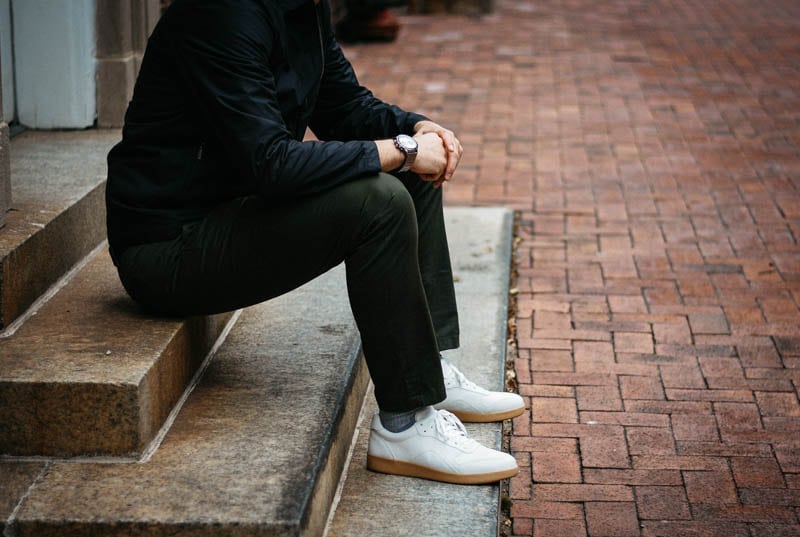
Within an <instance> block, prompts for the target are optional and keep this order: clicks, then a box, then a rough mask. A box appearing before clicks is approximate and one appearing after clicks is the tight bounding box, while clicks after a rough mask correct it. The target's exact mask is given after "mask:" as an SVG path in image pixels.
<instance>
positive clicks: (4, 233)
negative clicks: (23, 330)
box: [0, 130, 119, 328]
mask: <svg viewBox="0 0 800 537" xmlns="http://www.w3.org/2000/svg"><path fill="white" fill-rule="evenodd" d="M118 139H119V131H116V130H114V131H112V130H108V131H106V130H94V131H79V132H26V133H23V134H22V135H20V136H17V137H16V138H14V140H13V142H12V143H11V149H10V156H11V185H12V190H13V193H14V195H13V202H12V206H11V211H10V212H9V213H8V214H7V215H6V225H5V227H3V228H2V229H0V328H2V327H6V326H8V325H9V324H10V323H11V322H13V321H14V319H16V318H17V317H18V316H19V315H20V314H21V313H22V312H24V311H25V309H26V308H28V307H29V306H30V305H31V303H33V301H34V300H36V299H37V298H38V297H39V296H40V295H41V294H42V293H43V292H44V291H46V290H47V289H48V288H49V287H50V286H51V285H52V284H53V283H54V282H55V281H56V280H57V279H58V278H59V277H61V276H62V275H63V274H64V273H65V272H66V271H67V270H69V269H70V267H72V266H73V265H75V263H77V262H78V261H79V260H80V259H82V258H83V257H85V256H86V255H87V254H88V253H89V252H90V251H91V250H92V249H93V248H94V247H95V246H97V245H98V244H99V243H100V242H102V241H103V240H104V239H105V236H106V232H105V204H104V199H103V196H104V186H103V182H104V180H105V177H106V155H107V154H108V151H109V149H110V148H111V146H112V145H113V144H114V143H115V142H116V141H117V140H118Z"/></svg>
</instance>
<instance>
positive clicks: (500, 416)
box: [435, 406, 525, 423]
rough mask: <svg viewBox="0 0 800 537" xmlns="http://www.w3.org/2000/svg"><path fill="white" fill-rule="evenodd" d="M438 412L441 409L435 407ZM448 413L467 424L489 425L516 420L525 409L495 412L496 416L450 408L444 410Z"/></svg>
mask: <svg viewBox="0 0 800 537" xmlns="http://www.w3.org/2000/svg"><path fill="white" fill-rule="evenodd" d="M435 408H436V409H437V410H441V408H440V407H438V406H435ZM444 410H447V411H448V412H450V413H452V414H454V415H455V416H456V417H457V418H458V419H460V420H461V421H462V422H465V423H488V422H490V421H503V420H507V419H510V418H516V417H517V416H519V415H521V414H522V413H523V412H525V407H524V406H521V407H519V408H512V409H511V410H504V411H503V412H495V413H494V414H481V413H479V412H467V411H461V410H450V409H448V408H444Z"/></svg>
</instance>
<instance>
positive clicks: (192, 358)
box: [0, 251, 231, 458]
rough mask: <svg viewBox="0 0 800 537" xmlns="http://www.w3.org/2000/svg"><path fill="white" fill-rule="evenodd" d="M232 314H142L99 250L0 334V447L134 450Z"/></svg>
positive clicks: (22, 451)
mask: <svg viewBox="0 0 800 537" xmlns="http://www.w3.org/2000/svg"><path fill="white" fill-rule="evenodd" d="M230 317H231V314H225V315H217V316H212V317H194V318H191V319H187V320H184V319H153V318H149V317H146V316H144V315H142V314H141V313H139V311H138V309H137V307H136V306H135V305H134V303H133V301H131V300H130V299H129V298H128V297H127V295H126V294H125V291H124V289H123V288H122V285H121V284H120V283H119V280H118V278H117V275H116V269H115V268H114V266H113V264H112V263H111V259H110V258H109V256H108V254H107V252H106V251H101V252H100V253H98V254H97V255H95V256H94V257H93V258H92V259H91V260H90V261H89V262H88V263H87V264H86V265H85V266H84V267H83V268H82V269H81V270H80V271H79V272H77V274H76V275H75V276H74V277H73V278H72V279H71V280H70V281H69V283H67V285H66V286H65V287H63V288H62V289H61V290H60V291H59V292H58V293H57V294H55V296H53V298H52V299H51V300H49V301H48V302H47V303H45V304H44V305H42V307H41V309H39V311H38V313H37V314H36V315H34V316H32V317H30V318H29V319H28V320H27V321H26V322H25V323H24V324H22V326H21V327H20V328H19V329H18V330H17V331H16V332H15V333H14V334H13V335H11V336H9V337H7V338H5V339H2V340H0V341H1V342H2V343H1V344H0V453H2V454H5V455H17V456H23V455H24V456H31V455H36V456H56V457H75V456H81V455H104V456H117V457H120V456H122V457H133V458H138V457H140V456H141V455H142V453H143V452H144V450H145V449H146V447H147V446H148V444H149V443H150V442H151V441H152V440H153V438H154V437H155V436H156V434H157V433H158V431H159V429H160V428H161V426H162V424H163V423H164V421H165V419H166V418H167V416H168V415H169V413H170V412H171V411H172V408H173V406H174V405H175V403H176V402H177V401H178V399H179V398H180V397H181V395H182V393H183V391H184V389H185V388H186V386H187V385H188V383H189V381H190V379H191V378H192V376H193V375H194V373H195V372H196V371H197V369H198V367H199V366H200V364H201V362H202V361H203V358H204V357H205V356H206V354H207V353H208V351H209V350H210V348H211V346H212V345H213V344H214V341H215V340H216V339H217V338H218V336H219V335H220V333H221V332H222V329H223V327H224V325H225V323H226V322H227V320H228V319H229V318H230Z"/></svg>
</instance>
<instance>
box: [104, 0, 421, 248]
mask: <svg viewBox="0 0 800 537" xmlns="http://www.w3.org/2000/svg"><path fill="white" fill-rule="evenodd" d="M327 1H328V0H322V1H321V2H320V4H319V5H316V6H315V4H314V3H313V0H175V1H174V2H173V3H172V5H171V6H170V7H169V8H168V9H167V11H166V13H165V14H164V16H163V17H162V18H161V20H160V21H159V23H158V25H157V26H156V29H155V30H154V32H153V35H152V36H151V37H150V40H149V42H148V45H147V50H146V52H145V55H144V59H143V61H142V67H141V71H140V73H139V77H138V79H137V81H136V86H135V89H134V94H133V99H132V101H131V103H130V105H129V107H128V111H127V113H126V115H125V127H124V129H123V131H122V141H121V142H120V143H119V144H117V145H116V146H115V147H114V148H113V149H112V150H111V152H110V153H109V155H108V184H107V191H106V204H107V209H108V216H107V218H108V220H107V222H108V236H109V242H110V244H111V248H112V252H114V253H115V254H116V255H119V254H121V253H122V251H123V250H124V249H125V248H127V247H129V246H131V245H134V244H141V243H146V242H156V241H162V240H168V239H171V238H174V237H176V236H178V234H179V233H180V231H181V228H182V226H183V225H184V224H186V223H188V222H192V221H196V220H199V219H202V218H203V217H204V216H205V215H206V214H207V213H208V212H209V211H210V210H211V209H213V208H214V207H216V206H218V205H220V204H221V203H223V202H225V201H227V200H230V199H233V198H238V197H243V196H249V195H261V196H263V197H264V198H266V199H267V200H268V201H275V200H281V199H288V198H296V197H301V196H308V195H313V194H314V193H317V192H321V191H323V190H325V189H328V188H331V187H333V186H336V185H338V184H341V183H344V182H346V181H350V180H352V179H355V178H358V177H362V176H364V175H367V174H374V173H377V172H378V171H380V162H379V159H378V153H377V148H376V146H375V144H374V143H372V141H371V140H377V139H381V138H389V137H392V136H394V135H396V134H398V133H401V132H404V133H408V134H410V133H411V131H412V130H413V126H414V124H415V123H417V122H418V121H420V120H422V119H424V117H423V116H420V115H418V114H411V113H408V112H404V111H403V110H401V109H399V108H397V107H395V106H391V105H388V104H386V103H383V102H382V101H380V100H378V99H376V98H375V97H374V96H373V95H372V94H371V93H370V92H369V91H368V90H367V89H365V88H364V87H362V86H360V85H359V84H358V81H357V80H356V77H355V74H354V73H353V69H352V67H351V66H350V63H349V62H348V61H347V60H346V59H345V57H344V56H343V55H342V52H341V50H340V48H339V46H338V44H337V43H336V40H335V39H334V36H333V32H332V30H331V24H330V14H329V8H328V3H327ZM307 126H310V128H311V129H312V131H313V132H314V134H315V135H316V136H317V137H318V138H319V139H320V140H324V141H319V142H303V141H302V138H303V135H304V133H305V130H306V127H307Z"/></svg>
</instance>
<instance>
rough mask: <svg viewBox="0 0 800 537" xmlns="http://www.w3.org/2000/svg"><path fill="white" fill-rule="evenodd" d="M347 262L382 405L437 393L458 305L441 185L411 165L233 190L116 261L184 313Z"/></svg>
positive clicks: (146, 301) (279, 290) (133, 280)
mask: <svg viewBox="0 0 800 537" xmlns="http://www.w3.org/2000/svg"><path fill="white" fill-rule="evenodd" d="M342 261H344V262H345V265H346V271H347V290H348V295H349V297H350V306H351V308H352V310H353V316H354V317H355V320H356V324H357V325H358V328H359V331H360V333H361V340H362V345H363V349H364V355H365V357H366V360H367V366H368V368H369V371H370V375H371V376H372V380H373V382H374V384H375V397H376V398H377V400H378V406H379V407H380V408H381V409H382V410H385V411H406V410H411V409H413V408H417V407H420V406H425V405H432V404H435V403H438V402H439V401H442V400H443V399H444V398H445V389H444V385H443V381H442V372H441V366H440V364H439V350H446V349H451V348H455V347H457V346H458V339H459V336H458V314H457V312H456V303H455V294H454V290H453V275H452V270H451V267H450V254H449V251H448V248H447V237H446V234H445V227H444V219H443V215H442V191H441V189H434V188H433V187H432V186H431V184H430V183H427V182H424V181H422V180H420V179H419V177H417V176H416V175H414V174H403V175H402V177H401V178H399V179H398V178H396V177H394V176H392V175H389V174H384V173H381V174H379V175H377V176H374V177H369V178H365V179H360V180H357V181H353V182H350V183H346V184H344V185H341V186H338V187H336V188H334V189H331V190H328V191H326V192H323V193H322V194H319V195H316V196H313V197H308V198H302V199H298V200H292V201H283V202H280V203H274V204H270V203H267V202H265V201H264V200H263V199H261V198H259V197H248V198H242V199H237V200H234V201H231V202H228V203H226V204H224V205H222V206H220V207H219V208H218V209H216V210H215V211H213V212H212V213H211V214H209V216H208V217H207V218H206V219H205V220H202V221H200V222H198V223H196V224H191V225H188V226H186V227H185V228H184V231H183V234H182V235H181V236H180V237H178V238H176V239H174V240H171V241H166V242H158V243H151V244H145V245H140V246H134V247H132V248H129V249H127V250H125V252H123V254H122V255H121V256H120V259H118V268H119V273H120V277H121V279H122V282H123V285H124V286H125V288H126V290H127V291H128V293H129V294H130V295H131V297H133V298H134V299H135V300H136V301H137V302H139V303H141V304H142V305H143V306H145V307H146V308H148V309H151V310H153V311H156V312H160V313H167V314H179V315H191V314H201V313H216V312H221V311H230V310H233V309H237V308H242V307H245V306H249V305H252V304H256V303H259V302H263V301H264V300H268V299H270V298H273V297H276V296H278V295H281V294H283V293H286V292H287V291H290V290H292V289H294V288H296V287H298V286H300V285H302V284H304V283H306V282H308V281H309V280H311V279H313V278H315V277H316V276H318V275H320V274H322V273H324V272H325V271H327V270H328V269H330V268H332V267H334V266H336V265H338V264H339V263H340V262H342Z"/></svg>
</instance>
